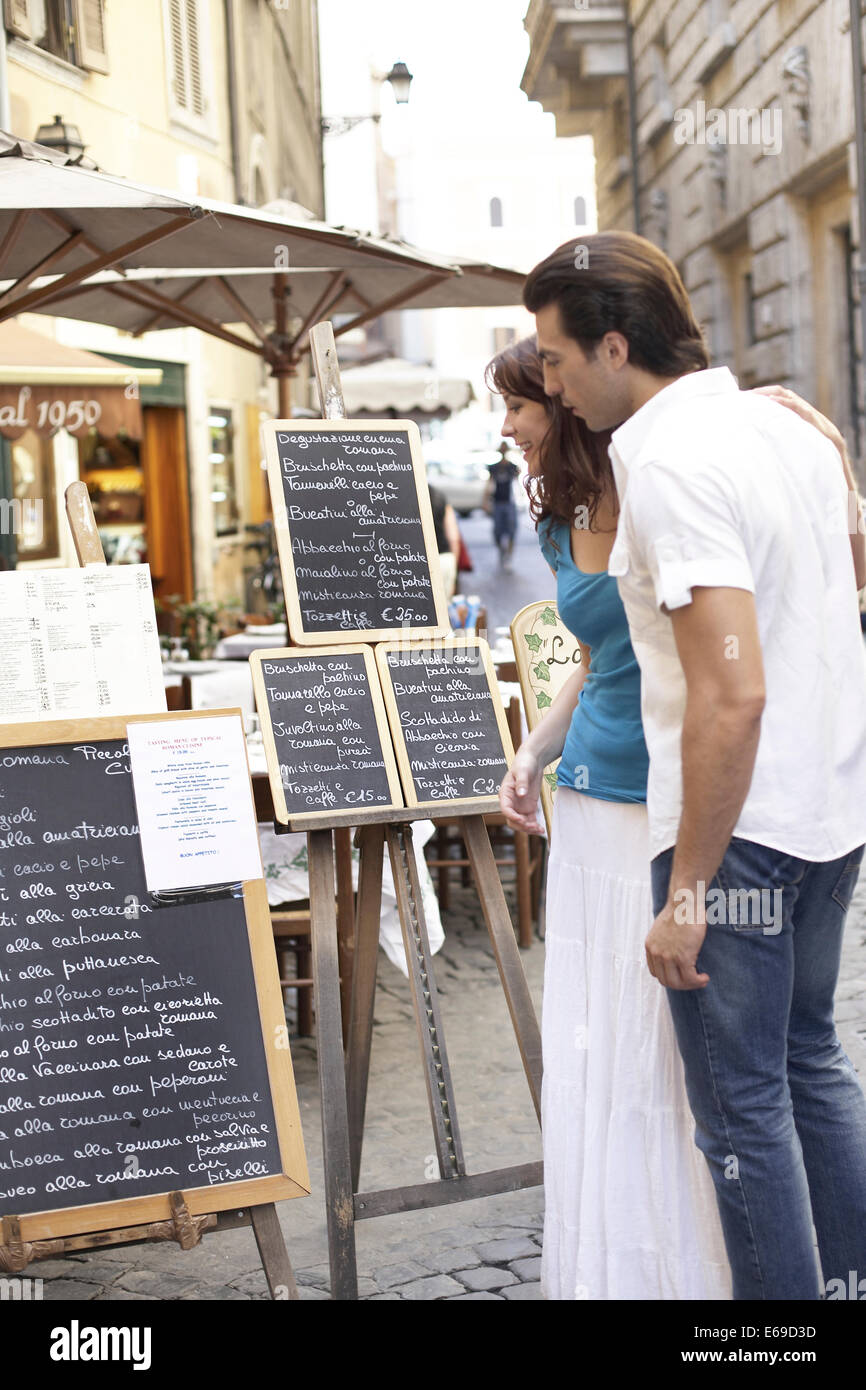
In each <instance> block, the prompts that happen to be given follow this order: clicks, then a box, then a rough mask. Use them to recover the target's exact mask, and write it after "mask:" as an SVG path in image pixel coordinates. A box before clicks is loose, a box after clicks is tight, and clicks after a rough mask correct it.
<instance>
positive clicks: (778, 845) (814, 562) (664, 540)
mask: <svg viewBox="0 0 866 1390" xmlns="http://www.w3.org/2000/svg"><path fill="white" fill-rule="evenodd" d="M610 457H611V462H612V464H613V469H614V475H615V478H616V484H617V490H618V492H619V497H620V508H621V510H620V517H619V525H618V529H617V536H616V541H615V544H614V547H613V550H612V552H611V557H610V563H609V566H608V569H609V572H610V573H611V574H613V575H616V577H617V579H618V582H619V591H620V594H621V597H622V600H623V603H624V605H625V610H626V615H627V617H628V622H629V628H630V631H631V640H632V645H633V646H634V650H635V654H636V656H637V659H638V663H639V665H640V668H641V707H642V717H643V725H644V734H645V737H646V741H647V747H648V749H649V754H650V772H649V787H648V792H647V802H648V812H649V825H650V845H651V853H652V855H653V856H655V855H657V854H660V853H661V852H662V850H665V849H668V848H669V847H670V846H671V845H673V844H675V842H676V839H677V830H678V827H679V822H680V816H681V812H682V759H681V737H682V724H683V714H684V711H685V704H686V684H685V677H684V674H683V669H682V666H681V664H680V660H679V657H678V655H677V650H676V646H675V643H674V636H673V628H672V623H671V620H670V618H669V617H668V616H667V614H666V613H665V612H664V611H662V606H663V605H664V608H665V609H667V610H673V609H676V608H680V607H683V606H684V605H685V604H688V603H691V601H692V589H693V588H694V587H695V586H706V587H710V588H734V589H747V590H748V591H749V592H750V593H752V594H754V596H755V606H756V610H757V618H758V627H759V632H760V639H761V648H762V653H763V663H764V680H765V687H766V694H767V699H766V705H765V708H764V713H763V716H762V720H761V733H760V742H759V745H758V753H757V758H756V761H755V767H754V772H753V775H752V781H751V785H750V787H749V792H748V795H747V797H746V801H745V804H744V806H743V808H742V811H741V814H740V818H739V820H738V821H737V824H736V826H735V828H734V832H733V833H734V835H735V836H737V837H739V838H741V839H746V840H753V841H755V842H756V843H758V844H762V845H767V846H769V847H770V848H772V849H776V850H781V851H782V852H784V853H787V854H793V855H796V856H797V857H799V858H802V859H808V860H813V861H823V860H830V859H837V858H839V857H841V855H843V854H847V853H848V852H849V851H850V850H852V849H855V848H856V847H857V846H858V845H860V844H863V843H864V841H866V648H864V642H863V635H862V632H861V627H860V615H859V605H858V598H857V592H856V588H855V582H854V564H853V559H852V555H851V546H850V541H849V538H848V488H847V485H846V482H845V478H844V474H843V472H842V466H841V462H840V459H839V455H838V453H837V451H836V449H835V448H834V446H833V445H832V444H831V443H830V441H829V440H828V439H826V438H825V437H824V436H823V435H822V434H820V432H819V431H818V430H816V429H815V428H814V427H813V426H812V425H809V424H807V423H806V422H805V421H804V420H802V419H800V418H799V417H798V416H797V415H795V414H794V412H793V411H791V410H788V409H787V408H785V407H784V406H781V405H779V404H778V403H777V402H774V401H772V400H769V399H768V398H767V397H764V396H758V395H755V394H754V393H750V392H745V391H740V390H739V388H738V386H737V382H736V379H735V378H734V377H733V376H732V374H731V373H730V371H729V370H728V369H727V367H720V368H713V369H710V370H707V371H700V372H694V373H691V374H689V375H687V376H683V377H680V378H679V379H678V380H677V381H675V382H673V383H672V384H671V385H670V386H666V387H665V388H663V390H661V391H659V392H658V393H657V394H656V395H655V396H653V397H652V399H651V400H649V401H648V402H647V403H646V405H644V406H642V407H641V409H640V410H638V411H636V412H635V414H634V415H632V416H631V417H630V419H628V420H627V421H626V422H625V423H624V424H623V425H621V426H620V427H619V429H617V430H615V431H614V434H613V437H612V443H611V447H610ZM726 656H727V659H729V660H738V659H739V655H738V652H737V650H736V637H735V636H734V635H733V634H731V637H730V640H729V642H728V643H727V645H726Z"/></svg>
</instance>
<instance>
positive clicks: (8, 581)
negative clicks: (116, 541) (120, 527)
mask: <svg viewBox="0 0 866 1390" xmlns="http://www.w3.org/2000/svg"><path fill="white" fill-rule="evenodd" d="M0 648H2V652H3V661H2V664H0V723H6V724H8V723H20V722H22V721H25V720H29V719H31V720H32V719H56V718H57V717H59V716H62V717H64V718H71V719H77V718H86V717H87V716H88V715H97V714H158V713H161V712H163V711H164V710H165V707H166V706H165V684H164V681H163V676H162V663H161V660H160V654H159V638H158V636H157V631H156V615H155V613H154V607H153V592H152V589H151V582H150V569H149V567H148V566H147V565H114V566H110V565H106V566H104V567H101V566H100V567H94V568H93V569H76V570H72V569H58V570H16V571H13V572H11V573H9V574H0Z"/></svg>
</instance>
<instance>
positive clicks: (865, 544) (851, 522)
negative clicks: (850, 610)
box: [754, 386, 866, 590]
mask: <svg viewBox="0 0 866 1390" xmlns="http://www.w3.org/2000/svg"><path fill="white" fill-rule="evenodd" d="M754 389H755V391H756V393H757V394H758V395H760V396H769V397H770V399H771V400H774V401H778V403H779V405H784V406H787V408H788V409H789V410H793V411H794V413H795V414H796V415H799V416H800V419H801V420H805V421H806V423H807V424H809V425H813V426H814V427H815V429H816V430H820V432H821V434H823V435H824V436H825V437H826V438H827V439H829V441H830V443H831V444H833V445H834V446H835V448H836V449H837V451H838V454H839V457H840V459H841V460H842V472H843V473H844V475H845V482H846V484H847V486H848V526H847V530H848V540H849V543H850V546H851V556H852V558H853V560H854V582H855V584H856V586H857V588H858V590H859V589H862V588H864V587H866V531H864V522H863V512H862V503H861V500H860V494H859V491H858V488H857V479H856V478H855V476H854V470H853V468H852V467H851V460H850V459H849V457H848V449H847V447H846V445H845V439H844V437H843V435H842V432H841V431H840V430H839V429H837V427H836V426H835V425H834V424H833V421H832V420H828V419H827V416H826V415H822V414H821V412H820V410H816V409H815V407H814V406H813V405H810V404H809V402H808V401H804V400H803V398H802V396H798V395H797V393H796V391H789V389H788V387H787V386H756V387H755V388H754Z"/></svg>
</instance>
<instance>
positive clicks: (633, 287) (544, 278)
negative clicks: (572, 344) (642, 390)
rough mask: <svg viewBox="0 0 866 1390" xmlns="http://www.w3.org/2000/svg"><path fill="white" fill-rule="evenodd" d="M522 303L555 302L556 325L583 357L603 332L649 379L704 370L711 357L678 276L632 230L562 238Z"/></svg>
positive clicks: (532, 276) (532, 306)
mask: <svg viewBox="0 0 866 1390" xmlns="http://www.w3.org/2000/svg"><path fill="white" fill-rule="evenodd" d="M523 302H524V304H525V305H526V307H527V309H528V310H529V311H530V313H532V314H537V313H538V311H539V309H544V308H546V306H547V305H548V304H557V305H558V306H559V314H560V318H561V319H562V326H563V329H564V331H565V333H566V335H567V336H568V337H569V338H573V339H574V340H575V341H576V342H577V343H579V345H580V347H581V349H582V350H583V352H584V353H585V354H586V356H587V357H592V356H594V355H595V350H596V348H597V346H598V344H599V342H600V341H601V339H602V338H603V337H604V335H605V333H610V332H616V333H621V334H622V335H623V337H624V338H625V339H627V341H628V360H629V362H631V363H632V365H633V366H635V367H643V368H644V370H645V371H648V372H652V373H653V375H655V376H665V377H673V376H682V375H683V374H684V373H686V372H694V371H698V370H699V369H701V368H703V367H707V366H709V354H708V352H707V347H706V343H705V342H704V338H703V334H702V332H701V329H700V326H699V324H698V322H697V320H696V319H695V316H694V314H693V312H692V306H691V304H690V303H689V297H688V295H687V294H686V291H685V286H684V285H683V282H682V280H681V279H680V274H679V271H678V270H677V268H676V266H675V265H674V263H673V261H671V260H670V259H669V258H668V257H667V256H666V255H665V254H664V252H663V251H660V250H659V248H658V247H657V246H654V245H653V243H652V242H651V241H647V240H646V239H645V238H644V237H640V236H635V234H634V232H596V233H594V234H593V235H591V236H585V237H580V238H578V239H577V240H575V241H567V242H566V243H565V245H564V246H560V247H559V249H558V250H556V251H554V252H553V255H551V256H548V257H547V260H544V261H542V262H541V263H540V265H537V266H536V267H535V269H534V270H533V271H530V273H529V275H528V276H527V279H526V284H525V285H524V287H523Z"/></svg>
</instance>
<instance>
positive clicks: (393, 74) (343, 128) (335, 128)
mask: <svg viewBox="0 0 866 1390" xmlns="http://www.w3.org/2000/svg"><path fill="white" fill-rule="evenodd" d="M380 80H381V81H382V82H390V83H391V87H392V88H393V91H394V99H395V101H396V102H397V104H398V105H399V106H405V105H406V102H407V101H408V100H409V88H410V87H411V85H412V74H411V72H410V71H409V69H408V68H407V66H406V64H405V63H395V64H394V66H393V67H392V69H391V71H390V72H389V73H387V74H386V75H385V77H383V78H381V79H380ZM381 119H382V117H381V115H380V114H379V112H378V111H377V112H375V113H371V114H370V115H369V116H323V117H322V134H323V135H345V134H346V132H347V131H349V130H354V129H355V127H356V126H359V125H362V124H363V122H364V121H375V122H377V123H378V122H379V121H381Z"/></svg>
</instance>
